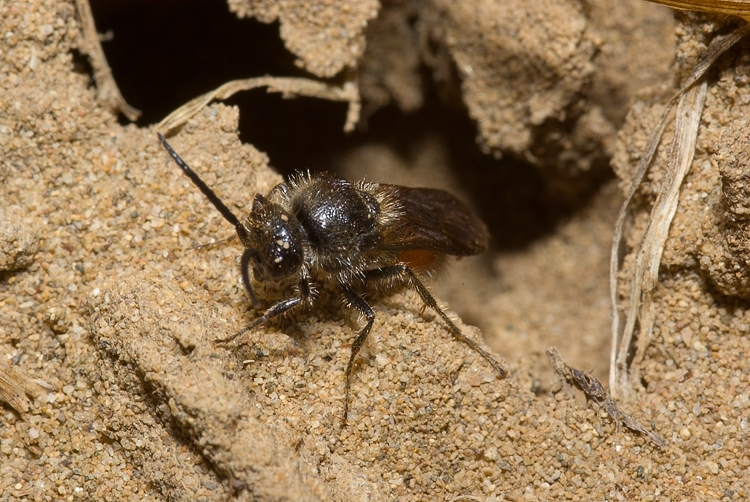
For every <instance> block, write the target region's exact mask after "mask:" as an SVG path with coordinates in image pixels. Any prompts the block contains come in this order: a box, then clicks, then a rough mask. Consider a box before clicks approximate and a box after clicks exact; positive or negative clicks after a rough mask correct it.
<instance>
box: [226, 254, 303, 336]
mask: <svg viewBox="0 0 750 502" xmlns="http://www.w3.org/2000/svg"><path fill="white" fill-rule="evenodd" d="M244 256H245V255H243V258H244ZM311 299H312V288H311V287H310V281H309V280H308V279H307V278H306V277H305V278H302V279H301V280H300V282H299V296H297V297H295V298H289V299H287V300H282V301H280V302H279V303H276V304H274V305H272V306H271V307H270V308H269V309H268V310H266V311H265V312H264V313H263V315H262V316H260V317H259V318H257V319H256V320H254V321H253V322H251V323H250V325H249V326H246V327H244V328H242V329H241V330H239V331H238V332H237V333H235V334H233V335H232V336H230V337H228V338H219V339H218V340H214V345H219V344H223V343H229V342H231V341H232V340H234V339H236V338H239V337H240V336H242V335H244V334H245V333H247V332H248V331H250V330H251V329H253V328H255V327H256V326H260V325H261V324H263V323H264V322H266V321H268V320H270V319H273V318H274V317H277V316H279V315H281V314H283V313H284V312H287V311H289V310H291V309H293V308H294V307H297V306H298V305H301V304H305V303H308V302H310V300H311Z"/></svg>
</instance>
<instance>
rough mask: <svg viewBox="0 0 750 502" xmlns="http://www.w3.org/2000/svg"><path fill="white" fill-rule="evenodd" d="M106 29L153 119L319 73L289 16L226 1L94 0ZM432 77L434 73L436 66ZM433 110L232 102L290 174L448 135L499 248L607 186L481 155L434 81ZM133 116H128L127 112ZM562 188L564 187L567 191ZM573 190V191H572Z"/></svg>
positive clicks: (115, 65)
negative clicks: (291, 31) (196, 102)
mask: <svg viewBox="0 0 750 502" xmlns="http://www.w3.org/2000/svg"><path fill="white" fill-rule="evenodd" d="M91 8H92V11H93V13H94V17H95V21H96V26H97V30H98V31H99V32H100V33H104V34H108V35H109V34H111V35H112V38H111V40H109V41H105V42H103V48H104V51H105V54H106V56H107V60H108V62H109V64H110V66H111V68H112V73H113V75H114V77H115V80H116V82H117V84H118V86H119V88H120V91H121V92H122V95H123V96H124V98H125V100H126V101H127V102H128V103H129V104H130V105H132V106H134V107H136V108H138V109H139V110H141V111H142V112H143V113H142V115H141V117H140V118H139V120H138V121H137V125H139V126H143V127H145V126H149V125H151V124H155V123H157V122H159V121H160V120H161V119H163V118H164V117H165V116H166V115H168V114H169V113H170V112H172V111H174V110H175V109H176V108H178V107H179V106H181V105H183V104H184V103H186V102H187V101H189V100H190V99H192V98H194V97H196V96H198V95H200V94H203V93H205V92H207V91H209V90H211V89H214V88H216V87H218V86H220V85H221V84H224V83H226V82H227V81H230V80H234V79H240V78H250V77H256V76H262V75H273V76H303V77H311V76H310V75H309V74H307V73H306V72H304V71H303V70H301V69H299V68H297V67H296V66H295V65H294V56H293V55H292V54H291V53H289V52H288V51H287V50H286V49H285V47H284V45H283V43H282V41H281V38H280V36H279V25H278V23H272V24H263V23H261V22H258V21H256V20H254V19H238V18H237V17H236V16H235V15H234V14H232V13H231V12H229V10H228V7H227V4H226V2H225V1H223V0H187V1H186V0H163V1H160V2H153V1H151V0H129V1H119V2H116V1H111V0H110V1H104V0H93V1H92V2H91ZM424 75H425V77H429V73H428V72H427V71H425V73H424ZM424 81H425V82H427V84H426V85H427V87H428V88H427V89H426V90H425V91H426V92H425V94H426V100H425V104H424V106H423V107H422V108H421V109H420V110H419V111H417V112H415V113H411V114H405V113H403V112H401V111H400V110H398V109H397V108H396V107H394V106H387V107H384V108H381V109H380V110H378V111H376V112H375V113H374V114H373V115H371V116H370V117H368V120H367V127H366V129H363V130H359V131H356V132H354V133H352V134H345V133H344V132H343V130H342V129H343V124H344V121H345V116H346V105H345V104H342V103H332V102H328V101H324V100H320V99H312V98H296V99H283V98H281V97H280V96H279V95H274V94H267V93H266V92H265V91H264V90H260V89H259V90H255V91H249V92H242V93H239V94H237V95H236V96H235V97H233V98H231V99H230V100H228V101H226V104H228V105H237V106H238V107H239V109H240V138H241V139H242V140H243V141H244V142H247V143H252V144H253V145H254V146H255V147H256V148H258V149H260V150H262V151H264V152H266V153H267V154H268V155H269V158H270V159H271V164H272V165H273V166H274V168H276V169H277V170H278V171H279V172H281V173H282V174H285V175H287V174H290V173H292V172H294V171H295V170H298V169H310V170H313V171H315V170H331V168H332V166H333V165H334V164H335V161H336V159H340V158H341V157H342V154H343V153H344V152H346V151H348V150H350V149H353V148H357V147H360V146H362V145H364V144H366V143H368V142H377V143H379V144H385V145H389V146H391V147H392V148H393V150H394V151H395V152H397V153H398V154H399V155H403V156H404V158H405V159H407V161H408V158H409V151H410V150H411V146H412V145H414V144H418V142H419V141H420V139H422V138H424V137H426V136H432V137H434V136H435V135H437V136H438V137H439V138H440V139H441V142H442V143H443V145H444V146H445V147H446V148H447V151H448V154H449V159H450V163H451V167H452V169H454V170H455V171H456V173H458V174H459V178H460V179H461V180H462V182H463V187H462V189H463V191H464V192H465V193H467V194H469V195H470V196H471V197H472V199H473V200H474V201H475V204H476V206H477V208H478V210H479V213H480V215H481V216H482V218H483V219H484V220H485V222H487V224H488V226H489V227H490V230H491V232H492V235H493V247H494V248H495V249H513V248H519V247H523V246H526V245H528V244H529V243H530V242H532V241H533V240H535V239H538V238H539V237H541V236H543V235H546V234H548V233H550V232H552V231H553V230H554V228H555V226H556V225H557V223H558V222H559V221H561V220H564V219H565V218H567V217H569V216H570V215H571V214H572V213H573V212H575V211H576V210H579V209H580V208H581V207H583V206H585V205H586V204H587V203H588V202H589V201H590V199H591V196H592V195H593V194H594V193H595V192H596V190H597V188H598V187H599V186H600V184H601V183H602V179H601V178H602V177H601V176H600V177H599V178H600V179H588V180H587V179H584V178H583V177H579V178H580V179H578V181H577V186H575V187H573V188H572V189H571V186H570V184H569V183H570V180H568V179H566V178H564V177H562V178H561V177H559V176H557V177H555V176H549V175H543V174H542V173H540V172H539V171H538V170H537V169H535V168H533V167H530V166H528V165H527V164H524V163H523V162H519V161H515V160H512V159H507V158H506V159H503V160H496V159H494V158H492V157H490V156H487V155H484V154H482V153H481V152H480V150H479V148H478V146H477V144H476V141H475V139H476V135H477V130H476V126H475V124H474V123H473V121H472V120H471V119H470V118H469V116H468V112H467V110H466V109H465V108H463V107H455V106H450V105H447V104H445V103H444V102H443V101H442V100H441V99H440V98H439V97H438V92H436V90H435V89H434V88H433V87H432V86H431V85H430V79H429V78H425V79H424ZM121 123H123V124H125V123H127V119H125V118H124V117H121ZM560 187H561V188H560ZM571 194H572V196H571Z"/></svg>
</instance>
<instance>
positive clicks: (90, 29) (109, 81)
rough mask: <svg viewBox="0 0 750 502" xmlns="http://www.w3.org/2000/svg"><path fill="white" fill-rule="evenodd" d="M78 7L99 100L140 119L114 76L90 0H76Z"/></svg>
mask: <svg viewBox="0 0 750 502" xmlns="http://www.w3.org/2000/svg"><path fill="white" fill-rule="evenodd" d="M76 9H77V10H78V16H79V18H80V19H81V27H82V29H83V47H81V49H82V50H83V52H85V53H86V54H87V55H88V57H89V60H90V61H91V67H92V68H93V69H94V80H95V81H96V89H97V94H98V97H99V100H100V101H102V102H104V103H106V104H107V106H109V107H110V108H111V109H112V110H114V111H115V113H116V112H122V114H123V115H125V116H126V117H127V118H128V119H130V120H132V121H136V120H138V117H140V116H141V112H140V110H137V109H135V108H133V107H132V106H130V105H129V104H128V103H127V102H126V101H125V98H123V97H122V94H120V89H119V88H118V87H117V83H116V82H115V79H114V77H113V76H112V69H111V68H110V67H109V63H107V58H106V57H105V56H104V50H103V49H102V44H101V42H100V39H99V35H98V33H97V32H96V24H94V15H93V14H92V13H91V6H90V5H89V2H88V0H76Z"/></svg>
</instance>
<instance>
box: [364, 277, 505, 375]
mask: <svg viewBox="0 0 750 502" xmlns="http://www.w3.org/2000/svg"><path fill="white" fill-rule="evenodd" d="M365 278H366V280H368V281H390V282H393V283H396V284H409V285H410V286H411V287H413V288H414V289H416V290H417V293H419V296H420V297H421V298H422V301H423V302H425V304H426V305H428V306H429V307H430V308H432V309H433V310H434V311H435V312H437V313H438V315H439V316H440V317H441V318H442V319H443V321H445V324H447V325H448V329H449V330H450V332H451V334H452V335H453V336H454V337H455V338H456V339H458V340H459V341H461V342H463V343H465V344H466V345H468V346H469V347H471V348H472V349H474V351H475V352H477V353H478V354H479V355H480V356H482V357H483V358H484V359H486V360H487V362H488V363H490V364H491V365H492V367H493V368H495V371H497V372H498V374H499V375H500V377H501V378H503V377H505V375H506V374H507V372H506V371H505V368H503V367H502V366H501V365H500V363H499V362H497V361H496V360H495V358H494V357H492V355H491V354H490V353H489V352H487V351H486V350H484V349H483V348H482V347H481V346H479V344H478V343H477V342H475V341H474V340H472V339H471V338H469V337H467V336H466V335H464V334H463V332H462V331H461V330H460V329H458V326H456V325H455V324H454V323H453V321H451V319H450V317H448V315H447V314H446V313H445V312H443V309H441V308H440V306H439V305H438V304H437V302H436V301H435V298H434V297H433V296H432V295H431V294H430V292H429V291H428V290H427V288H426V287H425V285H424V284H422V281H420V280H419V279H418V278H417V275H416V274H415V273H414V271H413V270H412V269H411V268H409V266H408V265H406V264H404V263H398V264H396V265H392V266H390V267H382V268H375V269H372V270H368V271H367V272H366V275H365Z"/></svg>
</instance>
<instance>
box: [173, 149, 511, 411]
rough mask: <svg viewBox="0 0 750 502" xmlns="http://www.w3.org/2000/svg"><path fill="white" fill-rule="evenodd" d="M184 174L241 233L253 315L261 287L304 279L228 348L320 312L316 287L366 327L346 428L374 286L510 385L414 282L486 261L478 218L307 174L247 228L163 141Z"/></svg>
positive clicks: (430, 196) (384, 187) (405, 195)
mask: <svg viewBox="0 0 750 502" xmlns="http://www.w3.org/2000/svg"><path fill="white" fill-rule="evenodd" d="M158 137H159V141H161V144H162V145H163V146H164V148H165V149H166V150H167V152H168V153H169V155H170V156H171V157H172V159H174V161H175V162H176V163H177V165H178V166H179V167H180V168H181V169H182V172H183V173H185V175H186V176H187V177H188V178H190V181H192V182H193V184H194V185H195V186H196V187H198V189H199V190H200V191H201V192H203V194H204V195H205V196H206V197H207V198H208V200H209V201H210V202H211V203H212V204H213V205H214V207H216V209H218V211H219V212H220V213H221V215H222V216H223V217H224V219H226V220H227V221H228V222H229V223H231V224H232V225H233V226H234V228H235V230H236V231H237V236H238V237H239V240H240V242H241V243H242V245H243V246H244V248H245V249H244V251H243V253H242V258H241V259H240V271H241V274H242V282H243V284H244V286H245V289H246V290H247V294H248V295H249V296H250V300H251V301H252V303H253V306H254V307H255V308H256V309H258V310H263V308H262V306H261V303H260V302H259V301H258V299H257V297H256V296H255V292H254V290H253V286H252V281H251V276H250V270H251V269H252V273H253V277H254V279H255V280H256V281H259V282H264V281H281V280H284V279H289V278H296V281H297V286H296V290H295V294H294V295H292V296H291V297H290V298H288V299H286V300H282V301H280V302H278V303H276V304H274V305H271V306H270V307H269V308H267V309H265V310H264V311H263V314H262V315H261V316H259V317H258V318H256V319H255V320H254V321H252V322H251V323H250V324H249V325H248V326H246V327H245V328H243V329H241V330H240V331H238V332H237V333H235V334H234V335H232V336H230V337H228V338H223V339H218V340H216V341H215V343H218V344H225V343H228V342H231V341H233V340H235V339H237V338H238V337H240V336H242V335H243V334H244V333H246V332H247V331H249V330H251V329H253V328H255V327H257V326H260V325H261V324H263V323H265V322H267V321H269V320H271V319H273V318H275V317H278V316H280V315H282V314H284V313H286V312H290V311H292V310H297V309H301V308H309V307H311V306H312V305H313V304H314V303H315V300H316V289H315V287H314V284H313V281H314V280H332V281H334V282H335V283H336V285H337V286H338V289H339V290H340V291H341V294H342V296H343V299H344V301H345V302H346V303H347V304H348V305H349V307H351V308H353V309H354V310H356V311H357V312H359V313H361V314H362V315H363V316H364V317H365V319H366V320H367V321H366V324H365V326H364V327H363V328H362V329H361V330H360V331H359V333H358V334H357V336H356V338H355V339H354V342H353V343H352V348H351V354H350V355H349V362H348V363H347V365H346V373H345V386H344V389H345V390H344V393H345V396H344V414H343V421H342V425H346V420H347V416H348V413H349V397H350V389H351V376H352V369H353V367H354V360H355V358H356V357H357V354H358V353H359V351H360V349H361V348H362V345H363V344H364V343H365V340H367V336H368V335H369V334H370V330H371V329H372V324H373V321H374V320H375V312H374V311H373V309H372V307H371V306H370V304H369V303H368V302H367V301H366V300H365V299H364V298H363V296H362V291H363V290H364V289H365V287H366V286H367V285H368V284H372V283H375V284H381V285H385V286H389V287H398V286H410V287H412V288H414V289H415V290H416V291H417V293H418V294H419V296H420V297H421V298H422V301H423V302H424V303H425V305H427V306H429V307H430V308H432V309H433V310H434V311H435V312H437V314H438V315H439V316H440V318H441V319H442V320H443V322H445V324H446V325H447V327H448V330H449V331H450V332H451V334H452V335H453V336H454V337H455V338H457V339H458V340H459V341H461V342H463V343H465V344H466V345H468V346H469V347H470V348H471V349H473V350H474V351H476V352H477V353H478V354H479V355H481V356H482V357H483V358H484V359H485V360H486V361H487V362H488V363H490V365H492V367H493V368H494V369H495V371H497V373H498V375H499V376H500V377H501V378H503V377H505V375H506V371H505V369H504V368H503V367H502V365H500V363H498V362H497V361H496V360H495V358H494V357H493V356H492V355H491V354H490V353H489V352H487V351H486V350H485V349H483V348H482V347H481V346H480V345H479V344H477V342H475V341H474V340H472V339H471V338H469V337H467V336H466V335H465V334H463V332H462V331H461V330H460V329H459V328H458V327H457V326H456V325H455V324H454V323H453V321H452V320H451V319H450V318H449V317H448V315H447V314H446V313H445V312H444V311H443V310H442V309H441V308H440V306H439V305H438V304H437V302H436V301H435V298H434V297H433V296H432V294H430V292H429V291H428V290H427V288H426V287H425V285H424V284H423V283H422V281H420V280H419V278H418V277H417V274H416V273H415V272H414V270H413V268H412V266H411V263H413V262H414V261H417V262H421V263H422V264H423V265H427V266H426V267H423V268H429V265H430V264H432V263H433V262H435V261H436V260H437V259H438V258H439V257H441V256H443V255H453V256H469V255H474V254H477V253H480V252H482V251H485V250H486V249H487V247H488V244H489V232H488V231H487V227H486V226H485V225H484V223H483V222H482V221H481V220H480V219H479V218H478V217H477V216H476V215H475V214H474V213H472V212H471V210H470V209H469V208H468V207H467V206H466V205H465V204H463V203H462V202H461V201H459V200H458V199H457V198H455V197H454V196H453V195H451V194H449V193H448V192H445V191H443V190H437V189H433V188H410V187H405V186H399V185H388V184H383V183H368V182H364V181H359V182H350V181H347V180H345V179H343V178H340V177H338V176H335V175H332V174H329V173H319V174H297V175H295V176H293V177H291V178H290V179H289V181H288V182H287V183H281V184H278V185H276V186H275V187H274V188H272V189H271V191H270V192H269V193H268V195H262V194H260V193H258V194H255V198H254V199H253V205H252V208H251V210H250V212H249V213H248V214H247V215H246V216H245V217H244V219H242V220H240V219H239V218H237V216H235V215H234V213H232V211H231V210H230V209H229V208H228V207H227V206H226V205H225V204H224V203H223V202H222V201H221V199H219V197H218V196H217V195H216V194H215V193H214V192H213V190H211V189H210V188H209V187H208V186H207V185H206V184H205V183H204V182H203V180H201V178H200V177H199V176H198V175H197V174H196V173H195V172H194V171H193V170H192V169H190V167H188V165H187V164H186V163H185V161H183V160H182V159H181V158H180V156H179V155H178V154H177V153H176V152H175V151H174V149H172V147H171V146H170V145H169V143H167V141H166V139H164V136H162V135H161V134H158Z"/></svg>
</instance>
